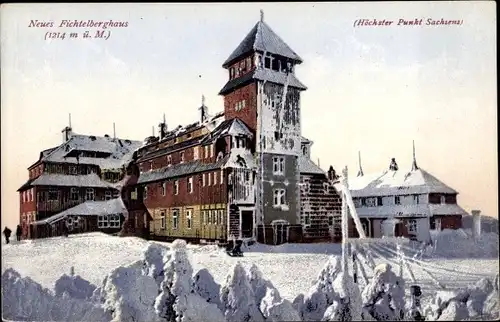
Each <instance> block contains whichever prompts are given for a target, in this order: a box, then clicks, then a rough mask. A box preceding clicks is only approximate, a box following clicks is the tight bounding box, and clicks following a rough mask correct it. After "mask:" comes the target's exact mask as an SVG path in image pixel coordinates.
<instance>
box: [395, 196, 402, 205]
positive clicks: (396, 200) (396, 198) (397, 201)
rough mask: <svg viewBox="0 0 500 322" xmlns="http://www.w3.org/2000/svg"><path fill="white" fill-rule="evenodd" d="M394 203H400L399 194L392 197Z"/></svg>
mask: <svg viewBox="0 0 500 322" xmlns="http://www.w3.org/2000/svg"><path fill="white" fill-rule="evenodd" d="M394 204H396V205H400V204H401V198H400V197H399V196H395V197H394Z"/></svg>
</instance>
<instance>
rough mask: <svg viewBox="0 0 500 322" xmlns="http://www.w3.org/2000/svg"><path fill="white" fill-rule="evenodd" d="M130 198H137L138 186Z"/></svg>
mask: <svg viewBox="0 0 500 322" xmlns="http://www.w3.org/2000/svg"><path fill="white" fill-rule="evenodd" d="M130 199H132V200H137V188H135V189H134V190H133V191H132V192H131V193H130Z"/></svg>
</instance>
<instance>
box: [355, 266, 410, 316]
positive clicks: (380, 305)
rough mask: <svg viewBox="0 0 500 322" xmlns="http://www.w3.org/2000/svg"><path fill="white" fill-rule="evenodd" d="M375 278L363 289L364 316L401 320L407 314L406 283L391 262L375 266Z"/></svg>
mask: <svg viewBox="0 0 500 322" xmlns="http://www.w3.org/2000/svg"><path fill="white" fill-rule="evenodd" d="M373 273H374V275H373V278H372V279H371V280H370V282H369V283H368V285H366V287H365V288H364V290H363V293H362V301H363V308H364V310H363V318H369V317H367V316H365V315H366V313H368V314H369V315H371V317H372V318H374V319H376V320H379V321H380V320H392V321H394V320H401V319H403V318H404V314H405V298H404V297H405V283H404V280H403V279H402V278H401V277H399V276H397V275H396V274H395V273H394V272H393V271H392V268H391V265H389V264H380V265H378V266H377V267H375V270H374V272H373Z"/></svg>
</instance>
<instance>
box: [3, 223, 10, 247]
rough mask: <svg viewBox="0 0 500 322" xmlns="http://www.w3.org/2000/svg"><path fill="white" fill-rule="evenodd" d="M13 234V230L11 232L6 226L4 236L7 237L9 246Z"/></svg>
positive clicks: (6, 240)
mask: <svg viewBox="0 0 500 322" xmlns="http://www.w3.org/2000/svg"><path fill="white" fill-rule="evenodd" d="M11 233H12V230H10V229H9V227H7V226H5V229H4V230H3V234H4V235H5V242H6V243H7V244H8V243H9V238H10V234H11Z"/></svg>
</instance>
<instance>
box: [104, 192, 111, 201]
mask: <svg viewBox="0 0 500 322" xmlns="http://www.w3.org/2000/svg"><path fill="white" fill-rule="evenodd" d="M110 199H111V191H106V192H105V193H104V200H110Z"/></svg>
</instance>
